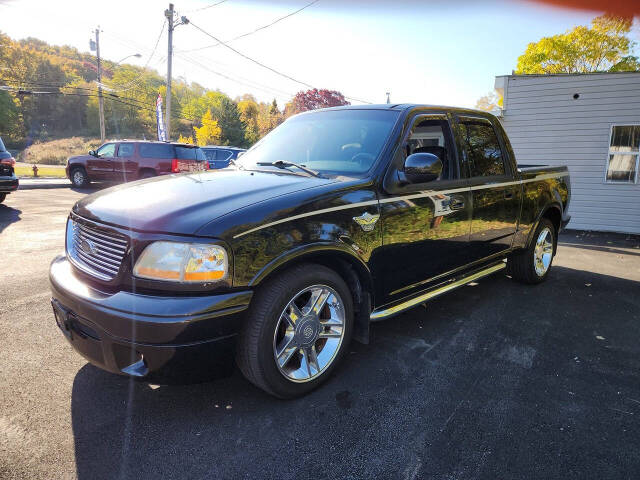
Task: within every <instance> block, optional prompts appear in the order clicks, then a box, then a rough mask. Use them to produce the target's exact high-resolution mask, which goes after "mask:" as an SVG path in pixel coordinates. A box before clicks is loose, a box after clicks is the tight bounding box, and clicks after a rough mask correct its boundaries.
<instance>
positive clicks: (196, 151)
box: [176, 145, 206, 162]
mask: <svg viewBox="0 0 640 480" xmlns="http://www.w3.org/2000/svg"><path fill="white" fill-rule="evenodd" d="M176 158H177V159H178V160H196V161H199V162H200V161H203V160H206V158H205V156H204V153H203V152H202V149H201V148H198V147H182V146H177V145H176Z"/></svg>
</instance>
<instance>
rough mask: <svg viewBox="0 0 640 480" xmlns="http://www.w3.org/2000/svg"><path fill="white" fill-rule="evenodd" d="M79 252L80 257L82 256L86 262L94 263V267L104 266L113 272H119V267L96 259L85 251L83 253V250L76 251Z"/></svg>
mask: <svg viewBox="0 0 640 480" xmlns="http://www.w3.org/2000/svg"><path fill="white" fill-rule="evenodd" d="M76 253H77V254H78V256H79V257H80V258H82V259H83V260H84V261H85V262H87V263H88V264H89V265H93V266H94V267H98V268H103V269H105V270H107V271H109V272H111V273H113V274H117V273H118V269H116V268H112V267H111V266H110V265H107V264H105V263H103V262H101V261H99V260H96V259H95V258H93V259H92V258H91V257H89V256H88V255H85V254H84V253H82V252H81V251H78V252H76Z"/></svg>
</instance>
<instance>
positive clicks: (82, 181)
mask: <svg viewBox="0 0 640 480" xmlns="http://www.w3.org/2000/svg"><path fill="white" fill-rule="evenodd" d="M70 177H71V183H72V184H73V186H74V187H77V188H84V187H86V186H88V185H89V184H90V183H91V181H90V180H89V176H88V175H87V172H86V170H85V169H84V168H82V167H75V168H73V169H72V170H71V175H70Z"/></svg>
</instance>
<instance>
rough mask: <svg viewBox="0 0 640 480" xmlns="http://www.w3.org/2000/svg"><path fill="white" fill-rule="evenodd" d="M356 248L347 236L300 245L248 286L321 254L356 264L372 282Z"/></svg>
mask: <svg viewBox="0 0 640 480" xmlns="http://www.w3.org/2000/svg"><path fill="white" fill-rule="evenodd" d="M355 248H357V246H355V244H353V243H351V242H350V240H349V239H347V238H341V239H340V241H339V242H331V241H325V242H315V243H311V244H307V245H300V246H298V247H295V248H293V249H291V250H288V251H286V252H284V253H282V254H281V255H279V256H277V257H276V258H274V259H272V260H271V261H270V262H269V263H267V264H266V265H265V266H264V267H262V268H261V269H260V270H259V271H258V273H257V274H256V275H255V276H254V277H253V278H252V279H251V280H250V281H249V284H248V286H250V287H254V286H256V285H258V284H260V283H261V282H262V281H263V280H264V279H265V278H267V277H268V276H270V275H272V274H274V273H276V272H277V271H279V270H282V269H283V268H286V267H287V266H289V265H292V264H293V262H300V261H304V260H305V259H307V260H309V261H312V260H313V259H314V258H318V257H320V256H322V257H325V258H330V257H335V258H336V259H341V260H344V261H347V262H349V263H350V264H352V265H355V266H356V267H357V269H358V270H359V273H361V274H362V273H364V274H365V275H366V277H367V280H368V281H369V282H371V281H372V278H371V271H370V270H369V267H368V265H367V264H366V263H365V262H364V260H363V259H362V258H360V257H359V256H358V254H357V253H356V251H354V249H355Z"/></svg>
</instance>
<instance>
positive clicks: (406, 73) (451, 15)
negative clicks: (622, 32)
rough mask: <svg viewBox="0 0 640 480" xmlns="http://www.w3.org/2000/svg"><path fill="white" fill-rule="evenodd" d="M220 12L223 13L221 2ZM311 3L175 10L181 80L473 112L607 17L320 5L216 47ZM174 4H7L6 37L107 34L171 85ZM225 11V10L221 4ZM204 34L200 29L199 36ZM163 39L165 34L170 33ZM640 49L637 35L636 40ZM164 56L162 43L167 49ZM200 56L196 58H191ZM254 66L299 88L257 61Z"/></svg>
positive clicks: (207, 3)
mask: <svg viewBox="0 0 640 480" xmlns="http://www.w3.org/2000/svg"><path fill="white" fill-rule="evenodd" d="M219 2H220V3H219ZM310 2H311V0H286V1H278V2H267V1H259V0H224V1H222V2H221V0H175V1H174V5H175V9H176V11H177V12H178V13H179V15H180V16H182V15H184V16H186V17H187V18H188V19H189V20H190V22H191V23H192V25H191V24H189V25H179V26H177V27H176V29H175V31H174V50H175V55H174V62H173V76H174V78H175V77H183V78H184V79H186V80H187V81H189V82H197V83H199V84H201V85H203V86H204V87H207V88H209V89H219V90H221V91H223V92H225V93H227V94H228V95H230V96H231V97H236V96H239V95H242V94H244V93H251V94H253V95H254V96H255V97H256V98H257V99H259V100H262V101H271V100H272V99H273V98H276V99H277V101H278V104H279V105H281V106H282V105H283V104H284V103H285V102H286V101H288V100H289V99H290V98H291V97H292V96H293V95H294V94H295V93H296V92H298V91H300V90H306V89H307V88H308V87H307V86H305V85H303V84H308V85H312V86H314V87H317V88H328V89H332V90H339V91H341V92H342V93H343V94H344V95H346V96H347V97H351V98H353V99H356V100H353V101H352V103H359V102H358V101H357V100H364V101H367V102H372V103H384V102H385V101H386V92H390V94H391V102H392V103H404V102H407V103H427V104H440V105H452V106H461V107H473V106H474V105H475V103H476V101H477V99H478V98H479V97H481V96H482V95H485V94H486V93H488V92H490V91H491V90H493V85H494V79H495V76H496V75H504V74H509V73H511V71H512V70H513V69H515V67H516V64H517V59H518V56H519V55H520V54H522V53H523V52H524V50H525V48H526V46H527V44H528V43H530V42H534V41H536V40H538V39H540V38H541V37H543V36H549V35H554V34H556V33H562V32H564V31H566V30H568V29H570V28H572V27H573V26H575V25H578V24H585V25H586V24H588V23H589V22H590V21H591V19H592V18H593V17H594V16H597V15H598V14H599V12H585V11H572V10H565V9H559V8H554V7H547V6H541V5H539V4H536V3H533V2H529V1H524V0H512V1H506V0H488V1H483V2H481V1H472V0H466V1H465V0H463V1H457V2H453V1H443V0H423V1H418V0H413V1H410V0H407V1H400V0H396V1H394V2H384V1H381V0H366V1H360V0H356V1H347V0H317V1H316V2H315V3H313V5H311V6H309V7H308V8H305V9H304V10H302V11H301V12H299V13H297V14H295V15H292V16H291V17H289V18H286V19H283V20H282V21H280V22H278V23H276V24H275V25H273V26H271V27H269V28H266V29H263V30H261V31H259V32H257V33H255V34H252V35H249V36H247V37H245V38H242V39H239V40H235V41H233V42H230V43H229V45H230V46H232V47H233V48H234V49H235V50H237V51H238V52H240V53H241V54H243V55H244V57H243V56H241V55H240V54H238V53H236V52H233V51H231V50H230V49H228V48H226V47H224V46H217V47H214V48H208V49H204V50H198V51H192V50H193V49H196V48H200V47H203V46H207V45H211V44H214V43H216V42H215V41H214V40H212V39H211V38H210V37H208V36H206V35H205V34H204V33H202V32H201V31H199V30H198V29H197V28H196V27H195V26H197V27H199V28H200V29H202V30H204V31H206V32H208V33H210V34H211V35H213V36H214V37H217V38H219V39H221V40H223V41H225V42H226V41H228V40H230V39H233V38H235V37H237V36H239V35H242V34H244V33H247V32H250V31H253V30H255V29H256V28H258V27H261V26H263V25H267V24H269V23H271V22H273V21H274V20H276V19H278V18H280V17H282V16H285V15H287V14H289V13H291V12H293V11H295V10H297V9H300V8H301V7H303V6H305V5H306V4H308V3H310ZM168 3H169V2H168V1H160V0H128V1H121V0H111V1H98V0H56V1H52V0H0V31H2V32H4V33H6V34H8V35H9V36H11V37H12V38H14V39H20V38H26V37H36V38H39V39H41V40H45V41H47V42H49V43H51V44H57V45H71V46H74V47H76V48H78V49H79V50H81V51H89V38H90V37H91V35H92V31H93V30H95V28H96V27H97V26H98V25H99V26H100V29H101V31H102V33H101V39H100V43H101V54H102V56H103V57H105V58H107V59H109V60H112V61H118V60H120V59H122V58H124V57H126V56H127V55H131V54H134V53H140V54H141V55H142V58H140V59H136V58H129V59H128V60H126V62H127V63H132V64H136V65H140V66H143V65H145V64H147V63H148V65H149V67H151V68H154V69H156V70H157V71H158V72H159V73H160V74H162V75H166V68H167V62H166V60H167V29H166V28H164V29H162V27H163V22H164V10H165V9H166V8H168ZM216 3H219V4H218V5H215V4H216ZM194 25H195V26H194ZM161 31H162V34H161V35H160V33H161ZM632 37H633V38H634V40H636V41H638V40H640V36H639V35H638V30H637V28H636V29H634V31H633V33H632ZM158 38H159V43H158V47H157V49H156V50H155V51H154V50H153V49H154V45H155V44H156V42H157V41H158ZM189 50H191V51H189ZM245 57H250V58H251V59H254V60H256V61H257V62H260V63H262V64H263V65H266V66H268V67H270V68H272V69H273V70H276V71H278V72H280V73H282V74H284V75H286V76H288V77H291V78H292V79H294V80H296V81H297V82H302V83H297V82H296V81H293V80H291V79H288V78H285V77H284V76H281V75H278V74H276V73H274V72H273V71H271V70H268V69H266V68H263V67H261V66H259V65H257V64H256V63H254V62H252V61H250V60H248V59H247V58H245Z"/></svg>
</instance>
